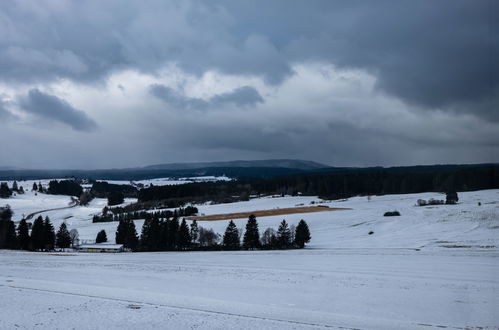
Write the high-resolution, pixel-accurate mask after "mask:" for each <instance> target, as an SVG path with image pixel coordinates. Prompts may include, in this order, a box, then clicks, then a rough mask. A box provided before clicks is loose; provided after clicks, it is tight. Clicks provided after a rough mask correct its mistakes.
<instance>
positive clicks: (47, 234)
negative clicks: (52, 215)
mask: <svg viewBox="0 0 499 330" xmlns="http://www.w3.org/2000/svg"><path fill="white" fill-rule="evenodd" d="M43 230H44V238H45V250H47V251H52V250H53V249H54V246H55V232H54V226H52V223H51V222H50V219H49V217H48V216H46V217H45V221H44V222H43Z"/></svg>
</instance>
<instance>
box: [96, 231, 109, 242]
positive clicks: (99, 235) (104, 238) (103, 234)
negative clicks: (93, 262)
mask: <svg viewBox="0 0 499 330" xmlns="http://www.w3.org/2000/svg"><path fill="white" fill-rule="evenodd" d="M105 242H107V234H106V231H105V230H104V229H102V230H101V231H100V232H98V233H97V237H95V243H105Z"/></svg>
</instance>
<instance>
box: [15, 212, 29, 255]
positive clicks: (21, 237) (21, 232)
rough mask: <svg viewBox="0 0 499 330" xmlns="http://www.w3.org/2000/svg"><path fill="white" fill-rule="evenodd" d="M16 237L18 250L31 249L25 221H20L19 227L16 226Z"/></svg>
mask: <svg viewBox="0 0 499 330" xmlns="http://www.w3.org/2000/svg"><path fill="white" fill-rule="evenodd" d="M17 237H18V241H19V248H20V249H21V250H29V249H30V248H31V238H30V237H29V228H28V223H27V222H26V220H25V219H22V220H21V221H20V222H19V226H17Z"/></svg>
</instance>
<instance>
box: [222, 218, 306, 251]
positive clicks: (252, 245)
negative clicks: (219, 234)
mask: <svg viewBox="0 0 499 330" xmlns="http://www.w3.org/2000/svg"><path fill="white" fill-rule="evenodd" d="M310 239H311V236H310V230H309V228H308V225H307V223H306V222H305V220H303V219H302V220H300V222H299V223H298V225H297V226H296V227H294V226H292V227H289V226H288V223H287V222H286V220H282V222H281V223H280V224H279V227H278V229H277V231H276V230H274V229H273V228H267V229H266V230H265V232H264V233H263V234H262V236H261V237H260V234H259V231H258V223H257V221H256V218H255V216H254V215H251V216H250V217H249V219H248V222H247V223H246V231H245V233H244V236H243V241H242V244H241V239H240V234H239V230H238V229H237V227H236V225H235V223H234V222H233V221H232V220H231V221H230V222H229V224H228V225H227V229H226V230H225V234H224V236H223V247H224V248H225V249H227V250H240V249H245V250H253V249H291V248H300V249H301V248H304V247H305V244H306V243H308V242H310Z"/></svg>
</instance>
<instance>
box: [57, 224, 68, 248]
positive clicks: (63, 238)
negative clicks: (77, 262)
mask: <svg viewBox="0 0 499 330" xmlns="http://www.w3.org/2000/svg"><path fill="white" fill-rule="evenodd" d="M55 242H56V245H57V247H59V248H61V249H65V248H68V247H69V246H70V245H71V236H69V231H68V227H67V226H66V223H65V222H63V223H61V225H60V226H59V230H58V231H57V234H56V235H55Z"/></svg>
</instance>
